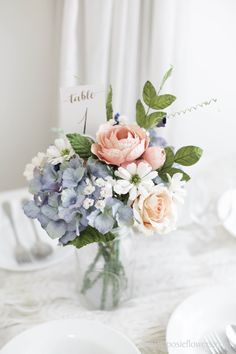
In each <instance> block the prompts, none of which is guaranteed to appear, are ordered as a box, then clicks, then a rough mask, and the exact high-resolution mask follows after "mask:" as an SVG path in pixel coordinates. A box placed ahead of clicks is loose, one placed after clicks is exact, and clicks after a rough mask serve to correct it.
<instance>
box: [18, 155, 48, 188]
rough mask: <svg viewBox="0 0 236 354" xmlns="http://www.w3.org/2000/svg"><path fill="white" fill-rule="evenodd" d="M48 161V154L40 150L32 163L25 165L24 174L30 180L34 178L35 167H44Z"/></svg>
mask: <svg viewBox="0 0 236 354" xmlns="http://www.w3.org/2000/svg"><path fill="white" fill-rule="evenodd" d="M46 161H47V156H46V154H44V153H43V152H39V153H38V154H37V156H35V157H34V158H33V159H32V161H31V163H28V164H27V165H26V167H25V171H24V173H23V175H24V176H25V177H26V179H27V180H28V181H30V180H32V179H33V178H34V169H35V167H38V168H39V169H42V168H43V167H44V165H45V163H46Z"/></svg>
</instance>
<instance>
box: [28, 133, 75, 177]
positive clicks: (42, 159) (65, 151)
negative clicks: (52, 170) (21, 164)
mask: <svg viewBox="0 0 236 354" xmlns="http://www.w3.org/2000/svg"><path fill="white" fill-rule="evenodd" d="M74 154H75V152H74V150H73V148H72V146H71V144H70V142H69V140H68V139H67V138H66V137H64V138H59V139H56V140H55V142H54V145H51V146H49V148H48V149H47V152H46V154H45V153H43V152H39V153H38V154H37V156H35V157H34V158H33V159H32V161H31V163H29V164H27V165H26V168H25V171H24V173H23V175H24V176H25V177H26V179H27V180H28V181H30V180H32V179H33V177H34V169H35V168H39V169H43V168H44V166H45V164H46V163H47V162H50V163H51V164H53V165H57V164H58V163H62V162H64V161H66V160H69V159H70V158H71V157H72V156H73V155H74Z"/></svg>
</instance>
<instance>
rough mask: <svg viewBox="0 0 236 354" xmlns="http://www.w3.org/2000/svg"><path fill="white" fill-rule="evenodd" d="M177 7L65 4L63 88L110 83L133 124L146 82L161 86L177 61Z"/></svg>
mask: <svg viewBox="0 0 236 354" xmlns="http://www.w3.org/2000/svg"><path fill="white" fill-rule="evenodd" d="M172 5H173V0H165V1H163V0H145V1H144V0H64V2H63V5H62V6H63V8H62V36H61V38H62V42H61V64H60V74H61V77H60V84H61V85H62V86H73V85H76V84H104V85H105V87H106V88H107V86H108V85H109V84H111V85H112V87H113V92H114V99H113V102H114V108H115V111H117V112H120V113H122V114H125V115H127V116H128V117H129V119H130V120H134V118H135V116H134V114H135V103H136V101H137V99H138V98H139V95H140V93H141V89H142V87H143V85H144V82H145V81H146V80H148V79H149V80H152V81H153V82H154V83H155V84H157V83H158V81H159V80H160V77H161V76H162V74H163V72H164V71H165V70H166V69H167V68H168V67H169V65H170V64H171V63H172V48H173V46H172V43H173V40H172V36H173V28H174V6H172ZM166 24H168V25H166ZM98 119H99V118H98ZM96 123H97V124H99V123H101V121H100V122H99V121H98V122H96Z"/></svg>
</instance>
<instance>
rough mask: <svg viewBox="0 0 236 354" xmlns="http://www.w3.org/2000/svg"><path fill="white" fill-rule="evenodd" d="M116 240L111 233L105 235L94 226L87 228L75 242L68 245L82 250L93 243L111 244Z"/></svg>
mask: <svg viewBox="0 0 236 354" xmlns="http://www.w3.org/2000/svg"><path fill="white" fill-rule="evenodd" d="M114 238H115V235H113V233H111V232H108V233H106V234H105V235H103V234H101V233H100V232H99V231H98V230H96V229H95V228H93V227H92V226H87V227H86V229H85V230H83V231H82V232H81V233H80V235H79V236H77V237H76V239H75V240H73V241H70V242H69V243H68V244H69V245H73V246H75V247H76V248H81V247H84V246H86V245H88V244H90V243H93V242H109V241H112V240H114Z"/></svg>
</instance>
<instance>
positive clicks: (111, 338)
mask: <svg viewBox="0 0 236 354" xmlns="http://www.w3.org/2000/svg"><path fill="white" fill-rule="evenodd" d="M1 354H140V351H139V350H138V349H137V348H136V347H135V345H134V344H133V343H132V342H131V341H130V340H129V339H128V338H126V337H125V336H124V335H123V334H121V333H119V332H117V331H115V330H113V329H111V328H109V327H107V326H104V325H103V324H101V323H99V322H93V321H87V320H76V319H75V320H60V321H53V322H47V323H45V324H42V325H39V326H36V327H34V328H32V329H30V330H28V331H26V332H24V333H21V334H20V335H18V336H17V337H15V338H13V339H12V340H11V341H10V342H9V343H8V344H7V345H6V346H5V347H4V348H3V349H2V350H1Z"/></svg>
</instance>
